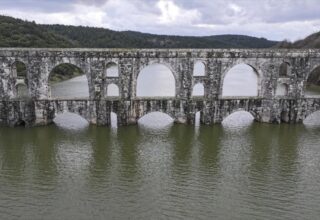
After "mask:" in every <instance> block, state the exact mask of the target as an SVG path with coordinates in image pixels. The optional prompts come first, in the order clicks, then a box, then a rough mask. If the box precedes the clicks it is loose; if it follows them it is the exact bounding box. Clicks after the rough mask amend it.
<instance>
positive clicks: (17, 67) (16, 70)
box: [11, 60, 27, 79]
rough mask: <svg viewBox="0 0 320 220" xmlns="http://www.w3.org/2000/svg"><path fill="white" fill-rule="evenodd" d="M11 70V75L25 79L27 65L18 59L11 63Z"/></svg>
mask: <svg viewBox="0 0 320 220" xmlns="http://www.w3.org/2000/svg"><path fill="white" fill-rule="evenodd" d="M11 72H12V76H13V77H16V78H24V79H27V65H26V64H25V63H24V62H22V61H20V60H15V61H14V62H13V63H12V64H11Z"/></svg>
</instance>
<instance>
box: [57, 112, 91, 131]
mask: <svg viewBox="0 0 320 220" xmlns="http://www.w3.org/2000/svg"><path fill="white" fill-rule="evenodd" d="M52 121H53V123H54V124H56V125H57V126H59V127H62V128H66V129H71V130H77V129H83V128H86V127H88V126H89V120H87V119H86V118H85V117H83V116H82V115H81V114H79V113H78V112H71V111H63V112H55V114H54V118H53V119H52Z"/></svg>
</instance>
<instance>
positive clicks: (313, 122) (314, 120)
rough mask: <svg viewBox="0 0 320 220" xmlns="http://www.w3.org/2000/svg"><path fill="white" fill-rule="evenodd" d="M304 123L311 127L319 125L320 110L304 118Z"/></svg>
mask: <svg viewBox="0 0 320 220" xmlns="http://www.w3.org/2000/svg"><path fill="white" fill-rule="evenodd" d="M303 124H304V125H306V126H310V127H319V126H320V110H319V111H316V112H313V113H312V114H310V115H308V116H307V117H306V118H305V119H304V120H303Z"/></svg>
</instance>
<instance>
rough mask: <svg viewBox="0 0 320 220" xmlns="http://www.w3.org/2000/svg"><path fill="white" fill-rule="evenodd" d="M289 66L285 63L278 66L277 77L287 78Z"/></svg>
mask: <svg viewBox="0 0 320 220" xmlns="http://www.w3.org/2000/svg"><path fill="white" fill-rule="evenodd" d="M289 70H290V65H289V63H287V62H283V63H282V64H281V65H280V69H279V77H288V76H289Z"/></svg>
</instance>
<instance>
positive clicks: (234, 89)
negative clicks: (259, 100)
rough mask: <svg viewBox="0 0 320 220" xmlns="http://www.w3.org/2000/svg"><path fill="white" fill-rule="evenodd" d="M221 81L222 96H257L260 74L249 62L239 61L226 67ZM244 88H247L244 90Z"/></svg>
mask: <svg viewBox="0 0 320 220" xmlns="http://www.w3.org/2000/svg"><path fill="white" fill-rule="evenodd" d="M243 76H245V77H243ZM221 82H222V84H221V91H220V94H222V96H259V93H260V85H261V77H260V74H259V72H258V71H257V69H256V68H255V67H253V66H252V65H250V64H246V63H239V64H236V65H235V66H232V67H229V68H227V69H226V70H225V71H224V73H223V74H222V78H221ZM245 88H246V89H248V90H247V91H246V90H244V89H245ZM249 89H250V90H249Z"/></svg>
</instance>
